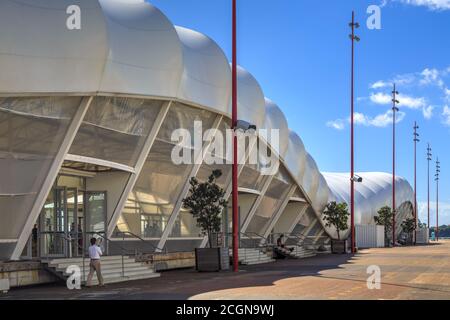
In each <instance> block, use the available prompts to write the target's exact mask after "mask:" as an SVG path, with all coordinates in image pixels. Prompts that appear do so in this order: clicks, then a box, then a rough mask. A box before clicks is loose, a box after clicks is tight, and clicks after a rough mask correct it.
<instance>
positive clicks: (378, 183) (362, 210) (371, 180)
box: [322, 172, 414, 235]
mask: <svg viewBox="0 0 450 320" xmlns="http://www.w3.org/2000/svg"><path fill="white" fill-rule="evenodd" d="M322 174H323V176H324V177H325V180H326V182H327V184H328V186H329V188H330V195H329V198H328V201H336V202H345V203H347V204H350V174H348V173H331V172H323V173H322ZM356 174H357V175H358V176H360V177H361V178H362V179H363V180H362V182H358V183H355V224H374V223H375V221H374V219H373V218H374V216H376V215H377V211H378V210H379V209H380V208H381V207H383V206H389V207H392V175H391V174H389V173H384V172H360V173H356ZM405 202H409V203H414V193H413V190H412V188H411V186H410V184H409V183H408V181H407V180H406V179H404V178H402V177H399V176H396V178H395V204H396V208H397V209H398V208H399V207H400V206H401V205H402V204H404V203H405ZM328 232H329V233H330V234H331V235H335V234H336V232H335V231H334V230H333V229H332V228H331V229H329V230H328Z"/></svg>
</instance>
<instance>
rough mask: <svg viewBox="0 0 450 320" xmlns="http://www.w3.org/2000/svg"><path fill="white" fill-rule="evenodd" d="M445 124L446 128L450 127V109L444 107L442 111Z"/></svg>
mask: <svg viewBox="0 0 450 320" xmlns="http://www.w3.org/2000/svg"><path fill="white" fill-rule="evenodd" d="M442 117H443V118H444V119H443V123H444V124H445V125H446V126H450V108H449V107H448V106H444V109H443V111H442Z"/></svg>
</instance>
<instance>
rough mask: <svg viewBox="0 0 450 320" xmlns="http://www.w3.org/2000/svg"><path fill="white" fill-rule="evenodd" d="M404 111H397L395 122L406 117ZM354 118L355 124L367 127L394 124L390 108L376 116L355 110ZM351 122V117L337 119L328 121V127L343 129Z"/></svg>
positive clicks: (382, 126) (381, 126)
mask: <svg viewBox="0 0 450 320" xmlns="http://www.w3.org/2000/svg"><path fill="white" fill-rule="evenodd" d="M405 115H406V114H405V113H404V112H401V111H400V112H397V113H396V117H395V123H399V122H400V121H402V120H403V119H404V118H405ZM353 120H354V122H355V125H361V126H365V127H377V128H384V127H386V126H388V125H390V124H392V120H393V119H392V110H388V111H386V112H385V113H382V114H379V115H377V116H375V117H370V116H368V115H365V114H363V113H361V112H355V113H354V114H353ZM348 123H350V117H348V118H347V120H343V119H336V120H333V121H328V122H327V123H326V125H327V127H330V128H334V129H336V130H343V129H344V128H345V125H346V124H348Z"/></svg>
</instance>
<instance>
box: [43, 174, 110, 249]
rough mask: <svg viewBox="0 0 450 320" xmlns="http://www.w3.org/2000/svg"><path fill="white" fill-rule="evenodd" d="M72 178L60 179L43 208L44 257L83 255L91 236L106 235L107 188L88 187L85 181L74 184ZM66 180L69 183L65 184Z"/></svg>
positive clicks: (100, 236) (101, 236)
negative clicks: (89, 189) (84, 183)
mask: <svg viewBox="0 0 450 320" xmlns="http://www.w3.org/2000/svg"><path fill="white" fill-rule="evenodd" d="M72 179H80V180H84V178H80V177H74V178H72ZM58 180H59V179H58ZM70 180H71V177H65V178H64V179H61V180H59V182H58V183H57V185H56V186H54V187H53V188H52V190H51V192H50V193H49V195H48V197H47V200H46V202H45V205H44V207H43V209H42V212H41V215H40V218H39V224H38V230H39V232H38V243H39V253H38V254H39V256H40V257H49V258H50V257H51V258H58V257H59V258H62V257H80V256H82V255H83V253H84V252H87V248H88V246H89V240H90V238H92V237H95V238H103V237H105V235H106V212H107V211H106V191H85V190H84V188H83V183H82V184H81V186H80V185H79V186H75V187H74V186H73V185H74V184H73V183H70ZM64 181H65V182H69V183H67V185H66V186H63V185H62V183H61V182H64ZM105 249H107V247H106V248H105Z"/></svg>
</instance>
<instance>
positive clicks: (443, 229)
mask: <svg viewBox="0 0 450 320" xmlns="http://www.w3.org/2000/svg"><path fill="white" fill-rule="evenodd" d="M435 229H436V227H431V228H430V234H431V232H433V231H434V232H435V231H436V230H435ZM438 236H439V238H450V225H441V226H439V234H438Z"/></svg>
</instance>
